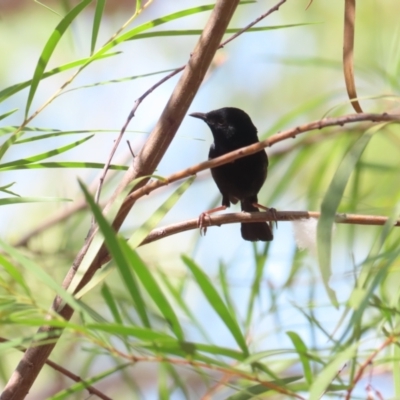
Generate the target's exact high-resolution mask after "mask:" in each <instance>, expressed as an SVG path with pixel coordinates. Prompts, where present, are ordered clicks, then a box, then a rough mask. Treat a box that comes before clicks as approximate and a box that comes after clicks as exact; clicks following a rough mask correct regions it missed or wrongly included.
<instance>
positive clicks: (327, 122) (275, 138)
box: [117, 113, 400, 218]
mask: <svg viewBox="0 0 400 400" xmlns="http://www.w3.org/2000/svg"><path fill="white" fill-rule="evenodd" d="M361 121H371V122H374V123H377V122H400V114H387V113H383V114H348V115H343V116H341V117H335V118H324V119H321V120H317V121H313V122H309V123H307V124H304V125H300V126H297V127H295V128H290V129H287V130H285V131H283V132H280V133H277V134H275V135H272V136H271V137H269V138H268V139H265V140H263V141H261V142H259V143H255V144H252V145H251V146H247V147H243V148H241V149H239V150H235V151H232V152H230V153H228V154H225V155H223V156H220V157H217V158H214V159H212V160H208V161H204V162H202V163H200V164H197V165H194V166H192V167H189V168H186V169H184V170H182V171H178V172H175V173H174V174H172V175H170V176H168V177H167V178H166V179H165V180H163V181H161V180H157V181H151V182H150V183H148V184H147V185H146V186H144V187H142V188H140V189H137V190H135V191H134V192H133V193H131V194H130V195H129V196H128V197H127V199H126V201H125V203H124V206H123V207H127V208H129V209H130V207H132V205H133V204H134V202H135V201H136V200H137V199H139V198H141V197H143V196H145V195H148V194H150V193H151V192H153V191H154V190H156V189H158V188H160V187H162V186H166V185H168V184H170V183H172V182H176V181H179V180H181V179H184V178H188V177H189V176H192V175H196V174H197V173H198V172H200V171H204V170H206V169H209V168H214V167H218V166H219V165H222V164H226V163H228V162H232V161H234V160H237V159H238V158H242V157H245V156H248V155H250V154H254V153H257V152H258V151H260V150H262V149H264V148H266V147H268V146H272V145H274V144H276V143H279V142H282V141H283V140H286V139H290V138H293V139H294V138H296V136H297V135H300V134H301V133H305V132H310V131H313V130H317V129H318V130H319V129H322V128H326V127H329V126H343V125H346V124H350V123H355V122H361ZM117 218H118V217H117Z"/></svg>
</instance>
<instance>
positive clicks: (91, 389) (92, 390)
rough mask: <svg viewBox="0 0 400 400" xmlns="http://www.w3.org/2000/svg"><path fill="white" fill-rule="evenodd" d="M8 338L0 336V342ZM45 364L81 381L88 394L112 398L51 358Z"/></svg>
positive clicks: (23, 349)
mask: <svg viewBox="0 0 400 400" xmlns="http://www.w3.org/2000/svg"><path fill="white" fill-rule="evenodd" d="M7 342H8V339H5V338H2V337H0V343H7ZM14 348H15V349H17V350H20V351H22V352H25V351H26V349H25V348H24V347H22V346H17V347H14ZM46 364H47V365H48V366H49V367H51V368H53V369H54V370H55V371H58V372H60V373H61V374H63V375H64V376H66V377H68V378H70V379H71V380H73V381H74V382H82V383H83V384H84V385H85V389H86V390H87V391H88V392H89V393H90V394H94V395H96V396H97V397H100V399H103V400H112V399H111V398H110V397H108V396H106V395H105V394H104V393H102V392H100V390H97V389H96V388H95V387H93V386H90V385H89V384H88V383H86V382H85V380H84V379H82V378H81V377H79V376H78V375H75V374H74V373H72V372H71V371H68V370H67V369H65V368H64V367H62V366H61V365H59V364H57V363H55V362H53V361H51V360H47V361H46Z"/></svg>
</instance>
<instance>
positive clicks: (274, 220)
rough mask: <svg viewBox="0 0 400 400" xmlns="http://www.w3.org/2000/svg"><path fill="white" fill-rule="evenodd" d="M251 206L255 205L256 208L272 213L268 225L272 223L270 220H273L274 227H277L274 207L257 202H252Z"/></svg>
mask: <svg viewBox="0 0 400 400" xmlns="http://www.w3.org/2000/svg"><path fill="white" fill-rule="evenodd" d="M253 206H254V207H257V208H261V210H264V211H268V212H269V213H270V214H271V215H272V220H271V221H270V222H271V224H270V225H272V222H275V226H276V229H278V215H277V213H276V209H275V208H273V207H265V206H263V205H261V204H258V203H253Z"/></svg>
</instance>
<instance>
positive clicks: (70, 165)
mask: <svg viewBox="0 0 400 400" xmlns="http://www.w3.org/2000/svg"><path fill="white" fill-rule="evenodd" d="M44 168H67V169H71V168H93V169H102V168H104V164H101V163H94V162H84V161H82V162H81V161H76V162H75V161H58V162H43V163H32V164H24V165H12V166H11V167H6V168H1V170H2V171H15V170H19V169H44ZM128 168H129V167H127V166H125V165H115V164H111V165H110V166H109V169H112V170H116V171H126V170H128Z"/></svg>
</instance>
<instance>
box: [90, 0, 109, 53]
mask: <svg viewBox="0 0 400 400" xmlns="http://www.w3.org/2000/svg"><path fill="white" fill-rule="evenodd" d="M105 4H106V1H105V0H97V1H96V11H95V13H94V19H93V28H92V41H91V45H90V54H93V53H94V49H95V48H96V42H97V36H98V34H99V30H100V24H101V19H102V17H103V11H104V6H105Z"/></svg>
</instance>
